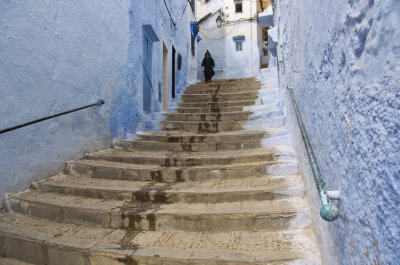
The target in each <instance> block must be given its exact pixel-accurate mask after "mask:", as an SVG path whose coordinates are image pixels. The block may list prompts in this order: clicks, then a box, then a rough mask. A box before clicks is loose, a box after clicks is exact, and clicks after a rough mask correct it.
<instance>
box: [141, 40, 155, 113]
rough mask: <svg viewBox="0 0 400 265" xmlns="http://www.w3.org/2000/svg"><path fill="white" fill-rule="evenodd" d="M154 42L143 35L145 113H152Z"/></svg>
mask: <svg viewBox="0 0 400 265" xmlns="http://www.w3.org/2000/svg"><path fill="white" fill-rule="evenodd" d="M152 51H153V42H151V41H150V39H149V38H148V36H147V35H146V33H144V34H143V111H144V112H145V113H151V97H152V95H151V94H152V93H151V92H152V91H151V87H152V85H151V70H152V67H151V65H152V63H151V61H152Z"/></svg>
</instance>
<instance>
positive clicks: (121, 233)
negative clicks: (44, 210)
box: [0, 214, 321, 265]
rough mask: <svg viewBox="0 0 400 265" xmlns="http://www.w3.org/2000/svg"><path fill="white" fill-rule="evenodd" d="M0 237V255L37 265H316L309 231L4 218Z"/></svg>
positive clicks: (1, 217) (12, 216)
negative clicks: (138, 227) (148, 227)
mask: <svg viewBox="0 0 400 265" xmlns="http://www.w3.org/2000/svg"><path fill="white" fill-rule="evenodd" d="M0 238H1V240H0V242H1V245H0V246H1V249H0V251H1V253H2V255H3V256H5V257H8V258H16V259H19V260H22V261H25V262H29V263H34V264H41V265H42V264H43V265H44V264H51V265H83V264H85V265H126V264H164V265H176V264H192V265H193V264H209V265H217V264H218V265H221V264H224V265H225V264H227V265H228V264H287V263H289V262H290V263H293V264H298V265H319V264H321V259H320V256H319V253H318V247H317V246H316V245H315V237H314V234H313V232H312V228H310V227H305V228H301V229H287V230H282V231H263V230H261V231H254V232H251V231H235V232H187V231H141V232H137V233H131V232H129V231H125V230H119V229H103V228H98V227H93V226H83V225H74V224H63V223H54V222H51V221H48V220H44V219H36V218H32V217H29V216H20V215H14V214H6V215H0ZM21 253H24V255H21ZM12 265H13V264H12Z"/></svg>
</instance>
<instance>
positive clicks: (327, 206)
mask: <svg viewBox="0 0 400 265" xmlns="http://www.w3.org/2000/svg"><path fill="white" fill-rule="evenodd" d="M287 89H288V90H289V94H290V98H291V99H292V103H293V108H294V111H295V113H296V117H297V122H298V124H299V127H300V131H301V135H302V136H303V140H304V145H305V147H306V151H307V155H308V158H309V160H310V164H311V169H312V172H313V175H314V179H315V184H316V186H317V189H318V193H319V197H320V200H321V204H322V208H321V210H320V212H319V214H320V216H321V217H322V219H324V220H325V221H328V222H332V221H334V220H336V219H337V218H338V217H339V209H338V208H337V207H336V206H335V205H334V204H332V203H331V198H330V196H329V194H328V193H329V192H328V191H327V190H326V186H325V182H324V180H323V179H322V175H321V171H320V170H319V167H318V163H317V161H316V159H315V156H314V152H313V150H312V147H311V144H310V140H309V138H308V135H307V131H306V129H305V127H304V123H303V119H302V118H301V115H300V112H299V109H298V107H297V104H296V100H295V99H294V96H293V89H292V88H291V87H289V86H288V87H287Z"/></svg>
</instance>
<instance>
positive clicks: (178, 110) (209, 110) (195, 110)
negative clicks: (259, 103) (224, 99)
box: [169, 106, 243, 113]
mask: <svg viewBox="0 0 400 265" xmlns="http://www.w3.org/2000/svg"><path fill="white" fill-rule="evenodd" d="M242 110H243V107H241V106H239V107H228V108H223V109H221V108H188V107H186V108H180V107H176V108H170V109H169V113H224V112H237V111H242Z"/></svg>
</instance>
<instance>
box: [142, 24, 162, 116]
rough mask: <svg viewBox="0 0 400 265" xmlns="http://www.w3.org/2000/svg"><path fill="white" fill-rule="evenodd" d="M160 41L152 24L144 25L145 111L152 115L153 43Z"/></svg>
mask: <svg viewBox="0 0 400 265" xmlns="http://www.w3.org/2000/svg"><path fill="white" fill-rule="evenodd" d="M158 41H160V40H159V39H158V37H157V34H156V33H155V32H154V29H153V27H152V26H151V25H150V24H145V25H143V56H142V59H143V111H144V112H145V113H149V114H150V113H151V99H152V92H153V85H152V80H151V78H152V59H153V56H152V54H153V42H158Z"/></svg>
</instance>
